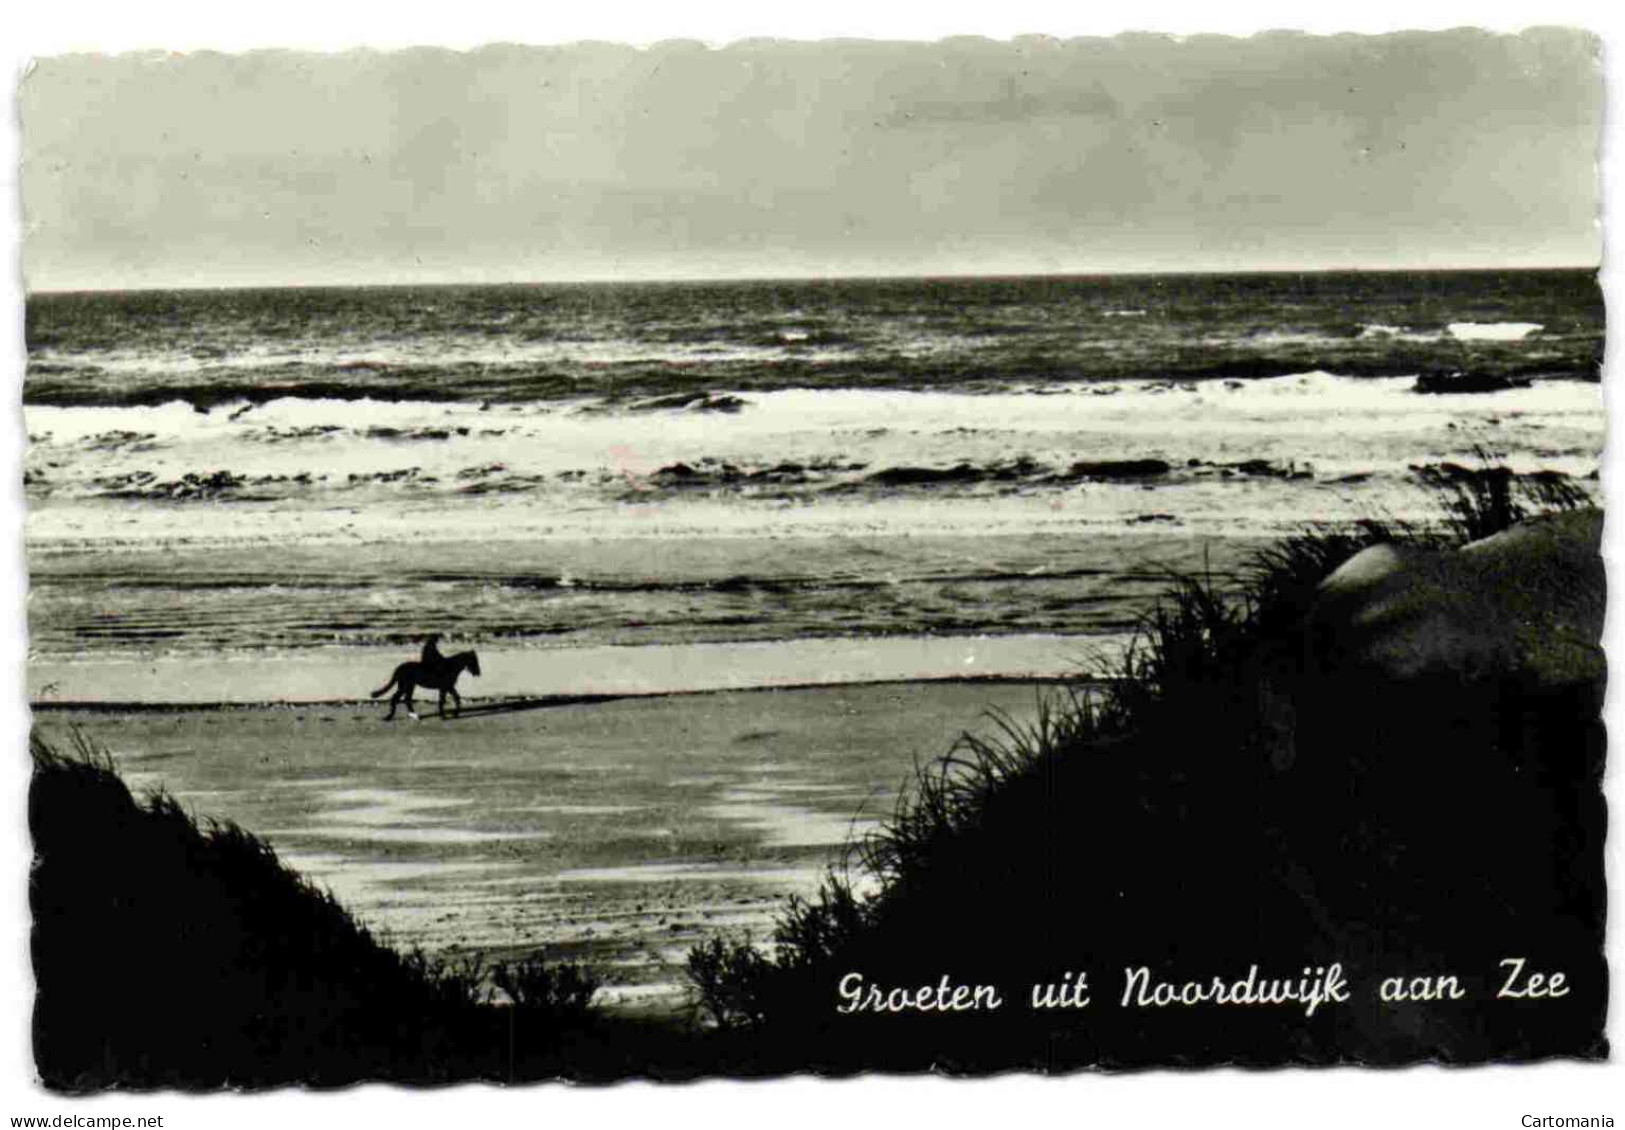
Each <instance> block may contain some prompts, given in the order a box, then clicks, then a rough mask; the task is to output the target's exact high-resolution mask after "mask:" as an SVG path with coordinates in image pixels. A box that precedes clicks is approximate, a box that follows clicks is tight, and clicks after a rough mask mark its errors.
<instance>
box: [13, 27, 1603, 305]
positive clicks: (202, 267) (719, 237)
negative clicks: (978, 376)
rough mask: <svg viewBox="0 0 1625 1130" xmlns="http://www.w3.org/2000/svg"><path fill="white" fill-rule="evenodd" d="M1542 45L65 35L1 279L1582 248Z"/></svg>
mask: <svg viewBox="0 0 1625 1130" xmlns="http://www.w3.org/2000/svg"><path fill="white" fill-rule="evenodd" d="M1596 53H1597V43H1596V41H1595V40H1594V39H1593V38H1591V37H1589V36H1585V35H1582V34H1580V33H1577V32H1568V31H1558V30H1545V31H1531V32H1526V33H1524V34H1522V35H1518V36H1494V35H1489V34H1485V33H1479V32H1472V31H1458V32H1445V33H1407V34H1400V35H1391V36H1382V37H1360V36H1341V37H1335V38H1312V37H1305V36H1297V35H1288V34H1271V35H1267V36H1261V37H1257V38H1252V39H1230V38H1218V37H1196V38H1190V39H1185V40H1182V41H1174V40H1170V39H1166V38H1161V37H1151V36H1137V37H1123V38H1117V39H1094V40H1071V41H1065V42H1060V41H1054V40H1042V39H1028V40H1019V41H1016V42H1013V43H994V42H990V41H987V40H979V39H967V40H950V41H946V42H943V43H937V44H897V43H864V42H845V43H823V44H796V43H771V42H754V43H740V44H735V45H733V46H731V47H727V48H724V49H717V50H713V49H708V48H705V47H702V46H700V45H697V44H683V43H668V44H662V45H660V46H657V47H654V48H650V49H647V50H635V49H631V48H625V47H617V46H611V45H604V44H595V45H579V46H573V47H562V48H522V47H491V48H486V49H483V50H480V51H475V52H472V53H469V54H457V53H452V52H446V51H439V50H419V51H408V52H400V53H390V54H379V53H351V54H342V55H313V54H297V53H278V52H262V53H255V54H251V55H241V56H226V55H211V54H194V55H186V56H162V55H139V56H130V55H125V56H117V57H113V58H107V57H92V56H72V57H63V58H58V59H49V60H44V61H42V62H40V63H39V65H38V66H37V68H36V69H35V70H34V71H33V73H32V74H31V75H30V76H29V77H28V78H27V79H26V80H25V82H24V85H23V89H22V92H21V103H22V112H23V146H24V170H23V196H24V209H25V220H26V225H27V229H26V230H27V235H26V241H25V251H24V261H25V271H26V275H27V280H28V285H29V286H30V288H31V289H38V290H54V289H76V288H84V287H125V286H173V285H189V286H211V285H240V284H323V283H361V282H414V281H421V282H431V281H452V280H469V281H505V280H554V279H571V278H609V279H614V278H673V277H675V278H691V277H713V276H747V277H750V276H755V277H761V276H787V275H842V274H877V273H884V274H940V273H959V272H976V273H985V272H992V273H1021V272H1091V271H1114V270H1189V269H1254V268H1256V269H1281V268H1327V267H1368V268H1371V267H1391V266H1440V267H1447V266H1501V265H1510V266H1531V265H1568V264H1572V265H1586V266H1590V265H1595V264H1596V263H1597V262H1598V261H1599V258H1600V254H1601V252H1600V232H1599V230H1598V227H1597V208H1598V185H1597V171H1596V160H1597V145H1598V138H1599V133H1600V126H1601V113H1602V102H1603V99H1602V86H1601V71H1600V67H1599V64H1598V61H1597V58H1596Z"/></svg>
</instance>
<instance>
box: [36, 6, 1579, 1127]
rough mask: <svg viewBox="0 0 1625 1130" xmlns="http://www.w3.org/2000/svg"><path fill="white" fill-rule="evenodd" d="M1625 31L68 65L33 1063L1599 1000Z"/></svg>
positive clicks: (1206, 1022)
mask: <svg viewBox="0 0 1625 1130" xmlns="http://www.w3.org/2000/svg"><path fill="white" fill-rule="evenodd" d="M1599 52H1600V43H1599V40H1598V39H1597V38H1596V37H1595V36H1594V35H1593V34H1591V33H1589V32H1586V31H1583V30H1579V29H1564V28H1537V29H1531V30H1527V31H1524V32H1520V33H1516V34H1510V33H1492V32H1487V31H1476V30H1470V29H1462V30H1455V31H1419V32H1396V33H1393V34H1381V35H1343V36H1312V35H1304V34H1297V33H1290V32H1277V33H1269V34H1263V35H1258V36H1254V37H1250V38H1235V37H1227V36H1216V35H1212V36H1207V35H1193V36H1188V37H1183V38H1174V37H1168V36H1160V35H1149V34H1142V35H1123V36H1118V37H1114V38H1048V37H1043V36H1028V37H1021V38H1016V39H1010V40H1003V41H999V40H992V39H983V38H975V37H962V38H950V39H943V40H940V41H936V42H923V41H922V42H902V41H881V40H861V39H846V40H828V41H822V42H800V41H791V40H744V41H739V42H734V43H731V44H726V45H707V44H704V43H700V42H689V41H668V42H662V43H659V44H656V45H654V46H650V47H634V46H629V45H621V44H616V43H605V42H590V43H589V42H582V43H577V44H572V45H563V46H551V47H532V46H519V45H500V44H494V45H491V46H487V47H483V48H479V49H476V50H470V51H451V50H445V49H440V48H435V47H423V48H420V49H412V50H402V51H372V50H357V51H351V52H344V53H334V54H323V53H315V52H305V51H291V50H289V51H272V50H265V51H253V52H248V53H243V54H224V53H211V52H193V53H185V54H164V53H139V52H137V53H127V54H119V55H65V56H57V57H52V58H45V59H41V60H39V61H38V62H37V64H36V65H35V66H34V67H33V68H32V70H31V71H30V73H28V74H27V75H26V77H25V79H24V81H23V83H22V87H21V91H20V95H19V99H20V103H21V108H22V151H23V165H22V189H23V208H24V218H25V233H26V234H25V240H24V243H23V270H24V276H25V280H26V312H25V317H26V347H27V370H26V375H25V380H24V383H23V389H22V399H23V405H22V408H23V415H24V418H25V421H26V429H27V449H26V453H25V456H24V487H23V490H24V497H25V500H26V505H27V524H26V531H25V549H26V557H27V568H28V575H29V577H28V579H29V590H30V591H29V603H28V630H29V644H28V656H27V674H26V681H27V697H28V702H29V705H30V707H31V709H32V712H33V745H32V750H33V777H32V783H31V786H30V789H29V798H28V820H29V830H30V834H31V837H32V844H33V850H34V864H33V870H32V872H31V876H30V887H29V899H30V911H31V914H32V945H31V955H32V968H33V974H34V984H35V990H36V999H35V1001H34V1005H33V1055H34V1063H35V1067H36V1070H37V1072H38V1075H39V1078H40V1079H41V1081H42V1082H43V1084H44V1085H45V1086H46V1087H47V1088H49V1089H51V1090H52V1091H56V1092H63V1093H74V1094H77V1093H82V1092H94V1091H102V1090H107V1089H134V1090H150V1089H173V1090H188V1091H190V1090H205V1091H212V1090H219V1089H228V1088H231V1089H236V1088H245V1087H246V1088H276V1087H288V1086H336V1085H343V1084H349V1083H356V1082H365V1081H385V1082H406V1083H450V1082H465V1081H479V1082H484V1083H501V1084H527V1083H530V1084H541V1083H546V1082H550V1081H557V1080H575V1081H594V1082H608V1081H617V1080H623V1079H653V1080H660V1081H676V1080H687V1079H696V1078H712V1077H725V1078H739V1077H762V1076H768V1077H779V1076H787V1075H794V1074H805V1073H812V1074H819V1075H834V1076H844V1075H851V1074H855V1073H862V1072H881V1073H911V1072H923V1071H938V1072H945V1073H952V1074H959V1075H975V1076H980V1075H987V1074H991V1073H998V1072H1011V1071H1016V1072H1027V1073H1033V1074H1047V1073H1062V1072H1075V1071H1082V1070H1096V1071H1119V1070H1129V1069H1141V1068H1171V1067H1200V1068H1214V1067H1219V1066H1225V1065H1245V1066H1255V1067H1279V1066H1288V1065H1311V1066H1325V1065H1359V1066H1363V1067H1367V1068H1376V1067H1380V1066H1388V1065H1399V1064H1414V1063H1449V1064H1486V1063H1523V1062H1530V1061H1545V1060H1553V1059H1566V1060H1582V1061H1591V1060H1598V1059H1602V1058H1605V1057H1606V1056H1607V1054H1608V1042H1607V1039H1606V1036H1605V1031H1604V1021H1605V1017H1606V1012H1607V1002H1608V972H1609V971H1608V964H1607V961H1606V958H1605V953H1604V945H1603V943H1604V930H1605V916H1606V915H1605V911H1606V898H1607V884H1606V881H1605V874H1604V855H1603V842H1604V836H1605V832H1606V828H1607V817H1606V811H1605V805H1604V799H1603V793H1602V788H1601V780H1602V773H1603V769H1604V765H1605V760H1606V735H1605V732H1604V728H1603V722H1602V716H1601V708H1602V701H1603V695H1604V689H1605V685H1606V669H1605V663H1604V657H1603V651H1602V647H1601V636H1602V625H1603V618H1604V610H1605V604H1606V599H1605V597H1606V592H1605V590H1606V584H1605V579H1604V572H1603V561H1602V557H1601V552H1600V549H1599V544H1600V542H1599V539H1600V537H1601V530H1602V524H1603V510H1602V492H1601V484H1600V471H1599V468H1600V460H1601V452H1602V446H1603V441H1604V432H1605V425H1606V417H1605V412H1604V406H1603V395H1602V384H1601V374H1602V361H1603V353H1604V343H1605V312H1604V304H1603V296H1602V292H1601V289H1600V288H1599V285H1598V268H1599V264H1600V262H1601V254H1602V253H1601V229H1600V225H1599V207H1600V198H1599V187H1598V172H1597V160H1598V146H1599V139H1600V131H1601V120H1602V112H1603V104H1604V101H1603V83H1602V72H1601V69H1600V63H1599ZM178 984H184V985H188V986H190V987H191V990H190V991H188V992H186V993H184V994H179V995H178V994H177V993H176V992H175V986H176V985H178ZM1597 1124H1598V1125H1601V1123H1597Z"/></svg>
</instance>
